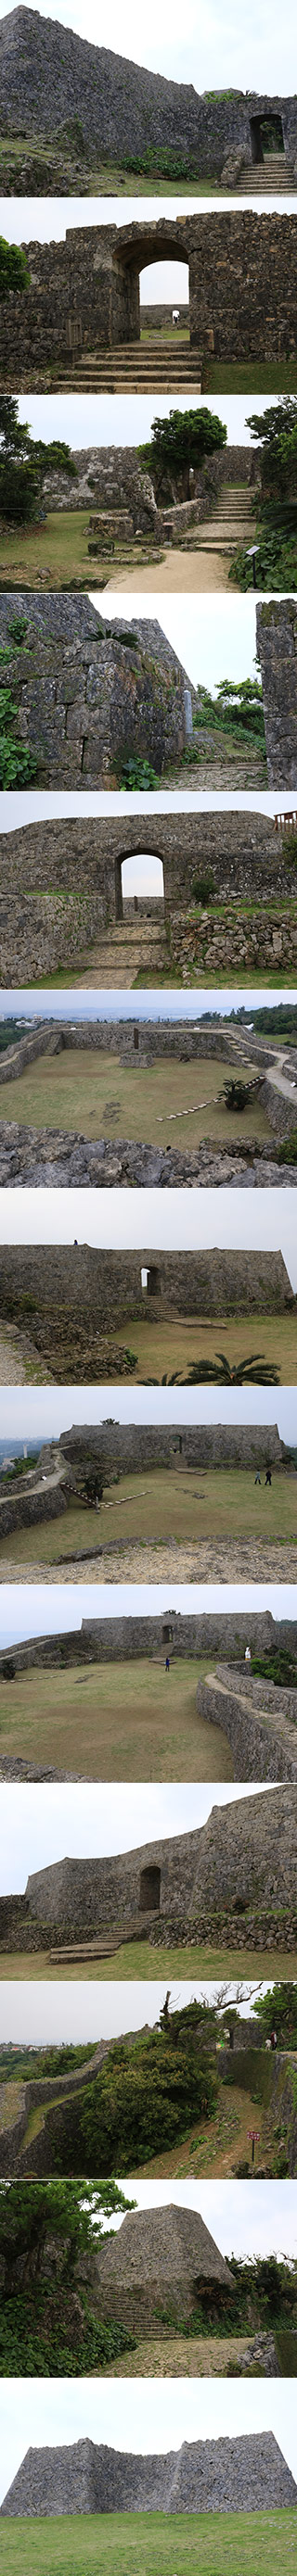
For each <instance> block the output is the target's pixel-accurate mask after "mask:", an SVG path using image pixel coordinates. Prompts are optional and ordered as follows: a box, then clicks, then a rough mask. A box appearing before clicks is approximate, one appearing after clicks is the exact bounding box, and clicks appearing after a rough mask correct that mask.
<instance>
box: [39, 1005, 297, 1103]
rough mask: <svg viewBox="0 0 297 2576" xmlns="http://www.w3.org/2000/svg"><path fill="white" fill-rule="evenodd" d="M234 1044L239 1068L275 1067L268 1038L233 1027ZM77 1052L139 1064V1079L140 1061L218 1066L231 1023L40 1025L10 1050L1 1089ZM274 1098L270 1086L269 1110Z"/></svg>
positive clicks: (80, 1022)
mask: <svg viewBox="0 0 297 2576" xmlns="http://www.w3.org/2000/svg"><path fill="white" fill-rule="evenodd" d="M231 1044H232V1063H233V1060H235V1067H236V1065H237V1063H238V1065H241V1064H242V1063H243V1062H244V1064H247V1068H248V1070H249V1068H250V1071H251V1074H252V1071H253V1067H254V1066H256V1067H257V1066H259V1069H260V1071H261V1070H262V1068H263V1075H264V1074H265V1068H266V1067H269V1065H273V1064H274V1049H273V1046H271V1047H269V1046H266V1045H265V1039H264V1038H258V1037H257V1036H256V1034H255V1035H254V1034H252V1033H250V1032H249V1030H248V1029H247V1030H246V1031H245V1029H243V1031H242V1035H241V1032H240V1029H238V1031H235V1029H234V1025H233V1026H232V1032H231ZM76 1050H77V1051H78V1054H84V1053H87V1054H89V1052H90V1050H91V1052H92V1053H93V1054H94V1055H100V1054H101V1053H103V1054H104V1055H105V1054H107V1055H115V1056H116V1057H117V1059H119V1061H120V1064H123V1065H134V1068H135V1073H136V1076H137V1069H138V1065H139V1063H140V1064H145V1065H149V1064H156V1063H159V1062H160V1061H161V1062H163V1061H165V1062H166V1060H168V1058H169V1060H170V1062H171V1061H173V1062H174V1063H178V1064H199V1062H200V1060H201V1057H202V1059H204V1058H205V1057H206V1058H207V1060H208V1058H210V1059H212V1058H213V1057H214V1059H215V1062H216V1060H217V1059H218V1062H219V1063H220V1062H221V1061H222V1062H223V1063H224V1062H226V1061H227V1063H229V1058H230V1036H229V1035H228V1022H227V1023H226V1022H225V1026H224V1028H221V1029H220V1028H219V1029H218V1030H216V1029H215V1028H207V1026H205V1023H204V1024H203V1027H199V1026H198V1027H197V1024H196V1025H195V1023H194V1022H193V1021H191V1020H162V1019H160V1020H156V1021H154V1020H140V1019H137V1020H134V1021H133V1020H104V1019H98V1020H77V1021H76V1023H75V1025H73V1026H72V1025H70V1021H69V1020H56V1019H54V1020H52V1021H51V1020H45V1021H44V1022H42V1021H40V1022H39V1027H38V1028H37V1029H33V1031H32V1034H31V1033H30V1032H28V1031H27V1030H25V1034H24V1037H23V1038H20V1039H19V1040H18V1043H17V1045H14V1044H12V1046H11V1047H10V1046H9V1047H7V1048H6V1049H5V1054H3V1056H1V1058H0V1088H2V1087H3V1085H4V1088H5V1085H6V1083H7V1082H8V1083H9V1082H18V1080H19V1076H20V1074H22V1073H25V1072H26V1068H27V1066H28V1065H30V1064H33V1063H34V1062H36V1061H37V1060H38V1057H39V1056H43V1055H50V1056H53V1055H61V1054H63V1053H65V1052H67V1051H68V1053H69V1051H70V1053H71V1054H73V1053H74V1052H75V1051H76ZM136 1059H137V1061H136ZM266 1093H267V1101H266ZM262 1096H263V1095H262ZM269 1096H270V1095H269V1086H268V1084H266V1085H265V1105H266V1106H268V1105H269ZM272 1125H273V1119H272Z"/></svg>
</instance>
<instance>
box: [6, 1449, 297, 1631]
mask: <svg viewBox="0 0 297 2576" xmlns="http://www.w3.org/2000/svg"><path fill="white" fill-rule="evenodd" d="M59 1452H60V1457H61V1459H62V1461H63V1462H64V1461H65V1466H66V1469H67V1470H68V1471H69V1470H72V1473H74V1474H75V1473H76V1471H77V1469H79V1470H81V1471H82V1473H83V1472H84V1469H85V1467H86V1466H87V1465H88V1464H90V1463H92V1462H93V1461H94V1460H97V1461H98V1467H99V1466H100V1468H102V1471H103V1473H104V1478H106V1477H108V1476H112V1473H113V1472H114V1470H116V1471H121V1473H122V1475H126V1474H127V1473H129V1471H130V1470H131V1473H132V1474H135V1473H137V1469H138V1467H139V1466H140V1467H141V1468H142V1467H149V1466H154V1465H155V1466H157V1465H158V1464H159V1465H160V1466H169V1465H170V1464H171V1465H172V1462H173V1461H174V1464H175V1466H176V1463H177V1461H178V1459H179V1458H180V1460H181V1468H182V1471H183V1468H184V1466H185V1463H186V1464H187V1466H189V1467H190V1466H192V1467H208V1466H209V1467H214V1466H218V1467H224V1466H234V1467H236V1466H240V1465H241V1464H242V1461H244V1464H245V1465H246V1466H251V1467H254V1466H255V1463H257V1461H258V1460H259V1461H260V1463H261V1460H262V1461H263V1462H264V1461H266V1459H267V1461H268V1460H269V1461H270V1463H274V1465H275V1467H276V1468H277V1467H282V1466H283V1464H286V1462H287V1460H288V1458H289V1451H288V1450H287V1449H286V1447H285V1443H284V1441H282V1440H280V1436H279V1431H278V1428H277V1424H276V1423H264V1424H262V1423H259V1422H257V1423H236V1422H235V1423H234V1422H232V1421H231V1422H230V1423H229V1422H228V1423H225V1422H224V1423H222V1422H216V1423H211V1422H206V1423H203V1422H202V1423H193V1424H191V1425H190V1426H189V1425H188V1424H187V1425H185V1424H184V1423H183V1424H181V1425H180V1424H178V1426H177V1424H175V1423H170V1424H169V1425H168V1424H164V1423H158V1424H156V1425H155V1424H151V1423H137V1425H136V1424H135V1423H122V1422H121V1423H120V1424H119V1423H117V1422H114V1423H111V1424H108V1423H105V1422H103V1423H100V1425H99V1427H98V1428H97V1426H93V1424H92V1425H91V1424H89V1423H86V1424H85V1425H84V1426H82V1425H80V1424H78V1425H74V1426H73V1427H72V1429H71V1430H70V1431H62V1433H61V1438H60V1442H59ZM50 1455H51V1453H50V1450H49V1451H48V1450H47V1449H45V1450H42V1452H41V1461H40V1464H41V1469H42V1468H43V1465H44V1466H45V1467H46V1468H47V1466H49V1465H50ZM290 1634H291V1624H290Z"/></svg>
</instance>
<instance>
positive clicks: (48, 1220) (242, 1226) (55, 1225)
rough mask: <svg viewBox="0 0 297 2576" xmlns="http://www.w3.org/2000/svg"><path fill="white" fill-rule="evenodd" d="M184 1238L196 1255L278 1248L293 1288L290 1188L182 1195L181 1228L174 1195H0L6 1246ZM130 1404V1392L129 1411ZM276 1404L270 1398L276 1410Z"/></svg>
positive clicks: (296, 1273)
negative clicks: (220, 1248)
mask: <svg viewBox="0 0 297 2576" xmlns="http://www.w3.org/2000/svg"><path fill="white" fill-rule="evenodd" d="M250 1201H251V1204H250ZM181 1237H182V1248H183V1251H185V1250H187V1251H197V1252H200V1251H202V1250H203V1249H204V1247H205V1248H208V1247H209V1246H210V1247H211V1249H212V1248H213V1247H214V1246H215V1247H216V1248H217V1246H218V1245H223V1246H224V1247H225V1248H226V1247H228V1246H229V1245H230V1246H232V1247H234V1246H236V1247H237V1248H238V1249H241V1248H242V1247H243V1248H245V1247H247V1248H248V1250H250V1251H251V1250H254V1249H255V1250H261V1251H263V1252H268V1251H270V1250H273V1251H275V1250H278V1249H280V1250H281V1251H282V1253H283V1258H284V1261H285V1262H286V1264H287V1269H288V1271H289V1277H290V1280H291V1282H292V1286H293V1287H294V1288H296V1287H297V1232H296V1208H295V1196H294V1192H293V1191H291V1190H271V1192H269V1191H268V1190H257V1192H256V1193H255V1194H253V1192H252V1191H251V1192H250V1191H246V1190H240V1189H239V1190H236V1191H234V1190H228V1189H227V1190H221V1191H220V1192H218V1191H217V1190H199V1191H197V1192H196V1191H195V1190H183V1198H182V1228H181V1201H180V1191H179V1190H124V1191H122V1190H117V1189H115V1190H100V1193H98V1192H96V1190H83V1189H82V1190H71V1193H69V1190H65V1189H64V1190H63V1189H61V1190H52V1191H51V1190H42V1189H41V1190H38V1191H37V1190H33V1189H32V1190H21V1189H16V1190H9V1189H7V1190H5V1191H2V1192H1V1196H0V1242H1V1243H3V1244H4V1243H71V1244H73V1243H74V1241H75V1238H76V1240H77V1242H78V1243H79V1244H90V1245H94V1246H96V1247H97V1248H98V1249H99V1247H100V1245H101V1246H104V1247H105V1248H107V1249H109V1248H111V1247H113V1248H114V1249H116V1250H123V1249H124V1247H125V1248H126V1247H130V1248H131V1249H132V1250H134V1249H135V1250H136V1249H138V1248H139V1250H141V1252H144V1251H145V1249H147V1250H150V1251H153V1250H154V1251H157V1250H158V1251H161V1250H164V1251H166V1250H173V1251H174V1250H175V1249H176V1247H177V1248H178V1246H179V1245H180V1243H181ZM130 1400H131V1399H130V1394H129V1406H130ZM167 1401H168V1398H167ZM244 1402H246V1396H244ZM278 1403H279V1394H278V1392H277V1404H278ZM275 1404H276V1397H275V1393H274V1408H275ZM258 1405H259V1397H258ZM241 1418H242V1419H244V1416H242V1417H241ZM274 1418H275V1413H274V1415H273V1419H274Z"/></svg>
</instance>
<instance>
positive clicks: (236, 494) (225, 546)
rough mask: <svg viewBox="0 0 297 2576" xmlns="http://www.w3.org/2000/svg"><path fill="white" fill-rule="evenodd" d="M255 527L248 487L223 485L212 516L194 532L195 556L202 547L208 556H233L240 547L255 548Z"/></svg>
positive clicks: (231, 484) (202, 521)
mask: <svg viewBox="0 0 297 2576" xmlns="http://www.w3.org/2000/svg"><path fill="white" fill-rule="evenodd" d="M254 525H255V519H254V511H253V509H252V508H251V506H250V492H249V486H248V484H243V483H241V484H240V483H223V485H222V487H221V491H220V493H219V496H218V500H217V503H216V505H215V507H214V509H213V510H212V512H211V516H210V517H209V518H207V519H199V522H198V527H197V530H196V529H195V530H194V532H193V537H192V543H193V544H194V549H195V554H196V552H197V551H198V550H199V547H201V548H202V547H203V552H207V554H217V553H221V552H222V553H223V552H228V551H230V554H232V553H233V551H234V550H236V551H237V547H238V546H244V545H246V546H248V545H252V542H253V531H254ZM189 542H190V541H189Z"/></svg>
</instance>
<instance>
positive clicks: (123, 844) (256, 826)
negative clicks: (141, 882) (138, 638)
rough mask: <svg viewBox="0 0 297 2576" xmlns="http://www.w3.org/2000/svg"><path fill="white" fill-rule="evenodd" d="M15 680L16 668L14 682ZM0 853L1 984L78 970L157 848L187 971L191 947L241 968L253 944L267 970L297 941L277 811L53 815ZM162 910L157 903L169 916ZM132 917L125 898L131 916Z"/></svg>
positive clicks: (2, 845) (174, 948)
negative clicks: (199, 897)
mask: <svg viewBox="0 0 297 2576" xmlns="http://www.w3.org/2000/svg"><path fill="white" fill-rule="evenodd" d="M75 614H76V622H77V610H76V612H75ZM97 623H98V621H97ZM15 679H16V673H15V672H14V688H15ZM82 783H83V782H82ZM0 850H1V893H0V972H1V981H2V984H3V983H4V984H5V983H6V982H7V983H8V984H10V983H14V984H16V985H18V984H22V983H27V982H28V983H29V982H30V981H32V980H33V981H34V979H35V977H36V976H37V977H38V978H40V979H41V978H42V975H43V974H53V973H54V971H55V966H56V965H57V966H59V965H60V964H65V966H66V969H68V968H69V967H71V965H72V964H73V965H74V967H75V965H76V962H77V954H78V953H79V952H81V948H82V944H83V943H84V941H89V942H91V941H92V940H96V941H97V943H98V942H99V941H100V933H102V935H103V936H104V933H105V930H106V929H109V928H110V927H111V926H112V924H113V923H114V922H115V920H116V919H120V918H121V915H122V911H123V886H124V883H125V880H123V886H122V879H121V865H122V862H123V861H124V860H125V858H128V857H131V856H136V855H139V854H140V855H143V856H144V857H145V856H146V854H147V853H148V854H149V855H150V856H152V857H157V858H159V859H160V860H161V863H162V864H163V870H164V894H165V910H166V923H167V929H168V930H169V929H170V941H171V954H172V959H173V960H174V958H175V956H176V958H177V962H178V964H179V965H180V966H181V970H182V967H183V965H184V963H185V959H186V955H187V949H189V953H193V955H195V957H196V958H197V963H198V965H199V964H200V963H201V964H202V965H203V964H204V959H206V962H207V964H208V962H209V965H210V967H212V964H214V966H215V965H216V963H218V964H219V963H221V964H222V965H224V964H225V963H226V955H227V957H228V962H230V959H231V958H233V957H234V963H235V966H236V967H237V965H238V966H239V971H240V967H241V966H242V961H243V956H244V955H245V953H246V954H247V955H248V963H251V964H254V962H255V950H256V958H257V956H258V955H259V962H260V964H261V965H262V963H263V966H264V964H266V962H267V960H268V961H270V959H271V958H272V960H273V961H274V958H275V955H276V954H280V955H282V956H283V958H284V964H285V965H286V964H287V965H288V967H289V966H290V964H291V941H292V939H293V942H294V940H295V943H296V946H297V899H295V901H294V886H295V870H294V865H293V862H292V859H291V860H290V856H288V853H287V852H286V851H285V850H284V849H283V835H282V833H281V832H276V831H275V829H274V824H273V822H272V821H271V820H270V816H269V815H265V814H261V813H258V814H257V813H254V812H253V809H252V808H251V809H250V811H248V810H247V811H246V812H244V811H243V812H241V813H240V812H237V811H236V810H234V811H232V810H231V812H229V811H224V809H223V810H221V811H220V809H219V808H218V810H216V811H215V812H214V811H213V812H212V813H210V812H208V811H207V810H206V811H205V812H200V813H199V811H198V813H197V815H196V814H193V813H189V814H175V813H174V809H173V811H172V813H171V814H166V815H165V814H160V816H157V815H156V813H152V815H151V817H150V815H149V814H145V815H143V814H142V813H141V814H139V815H138V816H137V817H135V818H134V816H133V815H125V811H124V810H123V814H122V815H121V816H120V818H114V817H112V818H111V820H110V822H109V820H108V819H107V820H106V819H105V817H104V818H103V817H102V816H101V815H98V816H94V815H90V816H87V815H82V817H81V820H80V818H79V815H77V816H74V817H70V816H67V815H65V817H64V819H63V820H62V819H61V818H60V817H59V816H58V818H57V819H56V817H55V816H53V815H51V816H50V817H49V820H48V822H43V821H42V820H41V819H40V821H39V822H37V823H33V822H32V823H30V824H29V825H26V826H24V825H23V826H21V828H20V829H19V830H17V831H13V832H9V833H7V832H3V833H2V834H1V840H0ZM209 871H210V872H211V877H212V881H213V896H211V897H209V900H208V904H207V905H205V903H203V905H202V906H201V912H200V913H199V915H198V917H197V918H196V919H195V920H194V918H193V917H192V919H191V925H189V923H188V922H187V920H186V917H185V916H186V911H187V905H188V903H189V902H190V901H191V898H192V897H193V887H194V883H196V881H197V882H198V884H199V879H200V878H201V877H203V876H204V875H205V874H208V872H209ZM11 896H13V903H12V902H11ZM216 898H217V902H218V904H221V903H222V902H224V903H227V902H228V903H229V909H228V916H227V920H226V916H224V921H223V923H222V920H221V918H220V915H217V914H216V912H215V910H214V911H213V912H212V908H211V907H212V902H213V903H214V904H215V900H216ZM229 898H231V900H230V902H229ZM148 900H149V899H148ZM241 903H246V904H247V905H248V906H249V910H248V912H247V913H246V917H245V918H244V917H243V915H242V914H241V912H240V911H239V913H238V904H239V905H240V904H241ZM251 906H252V914H251V911H250V907H251ZM161 908H162V907H161V900H160V899H159V906H158V910H159V914H161ZM145 909H146V907H145ZM150 910H151V906H150ZM155 910H156V907H155ZM132 915H133V906H132V905H130V904H129V913H128V900H127V899H126V900H125V896H124V916H125V920H126V918H127V917H128V918H130V917H132ZM275 942H277V948H276V946H275V945H273V943H275ZM226 943H227V945H226ZM266 950H267V958H266ZM289 980H290V979H289Z"/></svg>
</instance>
